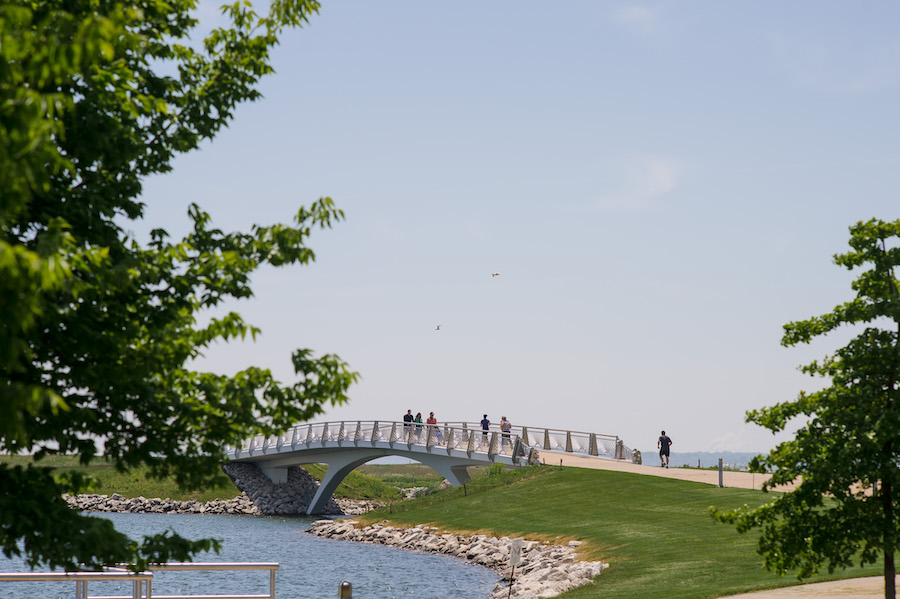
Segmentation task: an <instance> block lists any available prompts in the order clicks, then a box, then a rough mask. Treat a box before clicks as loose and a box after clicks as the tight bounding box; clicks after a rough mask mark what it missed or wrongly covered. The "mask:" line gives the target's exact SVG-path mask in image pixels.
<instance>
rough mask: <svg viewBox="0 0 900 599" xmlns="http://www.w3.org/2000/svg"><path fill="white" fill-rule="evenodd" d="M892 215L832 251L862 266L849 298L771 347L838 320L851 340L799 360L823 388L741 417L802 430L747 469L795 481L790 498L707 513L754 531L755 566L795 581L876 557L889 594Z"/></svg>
mask: <svg viewBox="0 0 900 599" xmlns="http://www.w3.org/2000/svg"><path fill="white" fill-rule="evenodd" d="M898 239H900V221H894V222H882V221H878V220H870V221H868V222H860V223H857V224H856V225H855V226H853V227H851V228H850V247H851V249H850V251H848V252H847V253H844V254H839V255H837V256H835V257H834V262H835V264H837V265H838V266H842V267H844V268H846V269H848V270H854V269H859V270H860V271H861V272H860V274H859V275H858V277H857V278H856V279H855V281H854V282H853V284H852V288H853V290H854V291H855V293H856V297H855V298H853V299H851V300H850V301H848V302H846V303H843V304H841V305H839V306H837V307H835V308H834V309H833V310H832V311H831V312H829V313H827V314H824V315H822V316H817V317H814V318H810V319H808V320H803V321H799V322H792V323H789V324H787V325H785V327H784V337H783V339H782V344H783V345H785V346H794V345H796V344H798V343H809V342H810V341H812V340H813V339H815V338H817V337H819V336H821V335H826V334H827V333H829V332H831V331H834V330H836V329H838V328H840V327H843V326H851V327H854V328H853V332H854V333H856V336H855V337H853V339H852V340H851V341H850V342H849V343H847V345H845V346H844V347H842V348H840V349H838V350H837V351H835V353H834V355H831V356H826V357H825V358H824V359H822V360H821V361H814V362H812V363H811V364H808V365H806V366H803V367H802V368H801V370H802V372H804V373H807V374H809V375H811V376H821V377H825V378H826V379H828V380H829V381H830V385H829V386H827V387H826V388H824V389H822V390H820V391H816V392H813V393H805V392H803V393H800V395H799V397H798V398H797V399H796V401H792V402H785V403H781V404H778V405H775V406H772V407H769V408H764V409H761V410H755V411H751V412H748V415H747V420H748V422H754V423H756V424H759V425H761V426H764V427H765V428H767V429H770V430H771V431H773V432H777V431H781V430H784V428H785V427H786V426H787V424H788V423H789V422H790V421H792V420H793V419H796V418H802V419H804V421H805V425H804V426H803V427H802V428H800V430H799V431H798V432H797V433H796V435H795V437H794V439H792V440H790V441H787V442H784V443H781V444H779V445H778V446H777V447H776V448H775V449H774V450H773V451H772V452H770V453H769V454H768V455H767V456H761V457H759V458H756V459H755V460H754V461H753V463H751V467H752V468H753V469H754V470H756V471H772V473H773V475H772V478H771V480H770V481H768V482H767V483H766V485H765V490H769V489H773V488H775V487H777V486H778V485H781V484H785V483H789V482H791V481H795V480H797V479H800V481H801V482H800V484H799V486H797V488H796V490H795V491H793V492H791V493H786V494H784V495H780V496H779V497H778V498H777V499H775V500H773V501H771V502H769V503H767V504H765V505H763V506H762V507H760V508H758V509H744V510H738V511H735V512H723V513H718V514H717V516H718V518H719V519H721V520H723V521H726V522H730V523H733V524H736V526H737V529H738V531H740V532H746V531H748V530H751V529H755V528H758V529H760V531H761V536H760V541H759V551H760V553H761V554H762V555H763V556H765V563H766V566H767V567H768V568H770V569H773V570H776V571H778V572H782V573H784V572H788V571H797V572H798V574H799V576H800V577H801V578H805V577H808V576H811V575H813V574H815V573H816V572H818V571H819V570H820V569H821V568H822V567H827V569H828V571H829V572H832V571H834V570H835V569H837V568H844V567H847V566H850V565H852V564H853V563H854V561H856V560H858V561H859V562H860V563H861V564H866V563H874V562H876V561H877V560H878V558H879V556H881V557H882V558H883V564H884V574H885V596H886V597H891V598H893V597H894V596H895V589H894V553H895V551H896V548H897V538H898V516H897V515H898V508H900V505H898V493H897V491H898V489H900V390H898V382H900V282H898V280H897V276H896V273H895V269H896V268H897V266H898V265H900V247H898Z"/></svg>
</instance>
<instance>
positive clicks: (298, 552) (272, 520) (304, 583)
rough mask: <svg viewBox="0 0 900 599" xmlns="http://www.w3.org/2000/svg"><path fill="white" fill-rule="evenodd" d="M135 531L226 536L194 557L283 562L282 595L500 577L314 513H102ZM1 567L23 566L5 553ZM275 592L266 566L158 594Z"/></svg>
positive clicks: (158, 588)
mask: <svg viewBox="0 0 900 599" xmlns="http://www.w3.org/2000/svg"><path fill="white" fill-rule="evenodd" d="M98 517H105V518H109V519H110V520H112V521H113V522H114V523H115V525H116V528H118V529H119V530H120V531H122V532H124V533H126V534H128V535H129V536H130V537H131V538H134V539H140V538H141V536H142V535H145V534H151V533H158V532H163V531H165V530H169V529H172V530H175V531H176V532H178V533H179V534H180V535H182V536H184V537H186V538H192V539H197V538H205V537H214V538H219V539H222V540H223V547H222V552H221V553H219V554H218V555H217V554H215V553H211V554H203V555H200V556H198V557H197V558H196V559H195V561H204V562H212V561H222V562H278V563H279V564H280V568H279V569H278V572H277V573H276V575H275V595H276V597H277V598H278V599H307V598H310V599H311V598H315V599H322V598H327V597H336V596H337V594H338V585H339V584H340V583H341V581H342V580H348V581H350V582H351V583H352V584H353V596H354V597H355V598H356V599H390V598H392V597H418V598H422V599H447V598H456V599H484V598H485V597H488V596H489V595H490V593H491V591H492V590H493V588H494V585H495V584H496V583H497V581H498V580H499V577H498V576H497V575H496V574H495V573H494V572H493V571H491V570H488V569H487V568H482V567H479V566H471V565H468V564H466V563H465V562H463V561H462V560H459V559H454V558H451V557H447V556H440V555H430V554H423V553H415V552H412V551H403V550H400V549H394V548H392V547H384V546H379V545H367V544H363V543H350V542H348V541H335V540H331V539H320V538H318V537H314V536H312V535H309V534H307V533H305V532H304V531H305V530H306V527H307V526H308V525H309V523H310V522H312V520H308V519H300V518H277V517H254V516H217V515H208V514H170V515H161V514H104V515H102V516H98ZM0 571H4V572H14V571H18V572H25V571H27V569H26V568H25V567H23V566H22V565H21V562H19V563H16V562H14V561H11V560H7V559H5V558H3V557H2V555H0ZM88 592H89V594H90V595H91V596H93V595H123V596H127V597H131V583H130V582H124V583H117V582H107V583H91V584H90V585H89V587H88ZM268 592H269V573H268V571H267V570H261V571H246V572H158V573H156V574H154V576H153V594H154V595H187V594H200V593H218V594H222V593H232V594H262V593H268ZM74 596H75V583H74V582H34V583H31V582H29V583H12V582H0V598H3V599H13V598H15V599H48V598H51V599H52V598H59V599H69V598H71V597H74Z"/></svg>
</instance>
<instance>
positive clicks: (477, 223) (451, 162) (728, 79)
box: [139, 0, 900, 451]
mask: <svg viewBox="0 0 900 599" xmlns="http://www.w3.org/2000/svg"><path fill="white" fill-rule="evenodd" d="M209 8H210V7H209V6H206V5H204V7H203V10H204V11H205V12H209ZM898 25H900V5H898V4H896V3H890V2H865V3H846V2H819V1H817V2H792V3H762V4H760V3H757V2H748V1H743V2H728V3H721V2H712V1H704V2H689V1H688V2H646V3H641V2H628V3H625V2H622V3H617V2H603V3H600V2H565V3H547V2H521V1H516V2H512V1H498V2H454V3H432V2H413V1H405V2H399V1H388V2H378V3H375V2H364V1H349V0H343V1H341V2H327V1H326V2H325V4H324V6H323V10H322V11H321V13H320V14H319V15H318V16H316V17H314V18H313V19H312V21H311V23H310V24H309V25H308V26H307V27H306V28H304V29H302V30H297V31H291V32H289V33H288V34H287V35H285V36H284V38H283V43H282V44H281V46H280V47H279V48H278V49H277V51H276V54H275V56H274V62H275V67H276V69H277V73H276V75H274V76H273V77H271V78H269V79H268V80H266V81H265V83H264V84H263V87H262V90H263V92H264V94H265V98H264V99H263V100H261V101H259V102H257V103H254V104H252V105H246V106H243V107H241V108H240V109H239V110H238V111H237V114H236V120H235V121H234V123H233V124H232V126H231V127H230V128H229V129H228V130H226V131H224V132H223V133H222V134H221V135H220V136H219V137H218V138H217V139H216V140H215V141H214V142H213V143H211V144H208V145H207V146H205V147H204V148H203V149H202V150H201V151H198V152H194V153H192V154H190V155H187V156H184V157H182V158H180V159H179V160H178V161H177V162H176V164H175V171H174V172H173V173H171V174H168V175H165V176H162V177H156V178H153V179H151V180H149V181H148V182H147V185H146V188H145V194H144V200H145V201H146V202H147V204H148V209H147V215H146V219H145V220H146V224H145V225H142V227H143V226H146V227H148V228H150V227H157V226H162V227H164V228H167V229H169V230H170V232H172V233H182V232H183V231H184V228H185V226H186V222H187V219H186V217H185V216H184V215H185V212H186V207H187V205H188V204H189V203H190V202H197V203H198V204H200V205H201V206H202V207H203V208H204V209H206V210H208V211H209V212H211V213H212V214H213V216H214V219H215V222H216V224H217V225H218V226H220V227H221V228H223V229H226V230H235V229H248V228H249V227H250V225H251V224H253V223H259V224H269V223H272V222H278V221H282V222H285V221H289V220H290V219H291V217H292V216H293V214H294V213H295V212H296V210H297V208H298V207H299V206H300V205H301V204H308V203H310V202H311V201H313V200H315V199H317V198H318V197H321V196H330V197H332V198H333V199H334V200H335V201H336V203H337V204H338V206H339V207H341V208H343V209H344V211H345V212H346V215H347V220H346V221H345V222H344V223H341V224H340V225H338V226H337V227H336V228H335V229H333V230H331V231H324V232H320V233H316V234H315V235H314V236H313V238H312V241H311V243H312V246H313V248H314V249H315V250H316V252H317V254H318V260H317V262H316V263H315V264H314V265H313V266H310V267H297V268H290V269H280V270H276V269H269V270H264V271H260V272H259V273H258V274H257V275H256V276H255V278H254V283H255V290H256V297H255V298H254V299H252V300H250V301H245V302H240V303H236V304H235V305H234V306H231V307H232V308H234V309H237V310H239V311H240V312H241V313H242V314H243V315H244V316H245V318H246V319H247V320H248V321H250V322H252V323H253V324H256V325H258V326H260V327H261V328H262V329H263V336H262V337H261V338H260V339H259V340H258V341H257V342H255V343H251V342H247V343H243V344H232V345H228V346H217V347H216V348H215V349H214V350H213V351H210V352H209V353H208V355H207V357H206V358H205V359H204V360H202V361H201V362H200V363H199V364H198V367H201V368H206V369H211V370H215V371H220V372H234V371H236V370H239V369H242V368H245V367H246V366H249V365H257V366H263V367H268V368H271V369H272V370H273V371H274V372H275V373H276V374H277V376H278V377H279V378H280V379H281V380H282V381H283V382H289V381H291V380H292V370H291V365H290V353H291V351H292V350H293V349H294V348H297V347H310V348H313V349H315V350H316V351H317V352H320V353H322V352H329V353H337V354H339V355H340V356H341V357H342V358H344V359H345V360H347V361H348V362H350V364H351V365H352V367H353V368H354V369H356V370H358V371H359V372H360V373H361V375H362V380H361V382H360V383H359V384H358V385H357V386H355V387H354V388H353V390H352V392H351V395H352V401H351V403H350V404H349V405H347V406H345V407H341V408H338V409H331V410H330V411H329V412H328V414H327V416H326V417H327V418H329V419H380V420H387V419H399V418H400V417H401V415H402V414H403V413H405V411H406V409H408V408H410V409H412V410H413V411H414V412H416V411H421V412H423V413H424V414H426V415H427V413H428V412H429V411H432V410H433V411H435V412H436V414H437V417H438V419H439V420H441V421H446V420H478V419H480V418H481V415H482V414H483V413H484V412H487V413H488V414H489V415H490V417H491V419H492V420H495V421H496V420H499V419H500V416H502V415H506V416H507V417H508V418H510V419H511V420H512V422H513V423H514V424H517V425H518V424H526V425H531V426H550V427H559V428H570V429H575V430H586V431H593V432H602V433H610V434H616V435H619V436H620V437H622V439H623V440H624V441H625V443H626V445H629V446H632V447H637V448H641V449H645V450H648V449H655V447H656V437H657V436H658V435H659V431H660V429H663V428H664V429H666V431H667V432H668V433H669V435H670V436H671V437H672V438H673V440H674V441H675V445H674V446H673V450H674V451H678V450H679V449H680V450H684V451H688V450H696V451H721V450H733V451H756V450H764V449H767V448H769V447H771V446H772V445H773V444H774V439H773V437H772V436H771V435H770V434H769V433H768V432H766V431H764V430H762V429H760V428H758V427H756V426H754V425H749V424H745V423H744V413H745V411H746V410H748V409H752V408H758V407H762V406H766V405H771V404H774V403H776V402H781V401H787V400H791V399H793V398H794V397H795V396H796V394H797V392H798V391H799V390H801V389H809V390H811V389H814V388H817V386H818V385H820V383H819V382H818V381H816V380H815V379H809V378H807V377H804V376H802V375H801V374H800V373H798V372H797V371H796V367H797V366H798V365H799V364H801V363H805V362H807V361H809V360H811V359H813V358H817V357H821V356H822V355H824V354H825V353H827V352H829V351H831V350H833V349H834V347H836V346H837V344H839V343H841V341H842V339H845V338H846V337H841V336H840V335H838V336H833V337H829V338H826V339H825V340H823V341H822V342H817V343H816V344H815V345H813V346H811V347H802V348H795V349H786V348H782V347H781V346H780V345H779V341H780V338H781V331H782V329H781V327H782V325H783V324H784V323H786V322H788V321H791V320H799V319H804V318H807V317H810V316H813V315H816V314H820V313H823V312H826V311H828V310H830V309H831V308H832V307H833V306H835V305H836V304H838V303H840V302H842V301H845V300H846V299H849V297H850V293H851V292H850V289H849V281H850V280H851V276H850V274H848V273H847V272H846V271H843V270H841V269H839V268H838V267H836V266H834V265H833V264H831V256H832V255H833V254H835V253H838V252H842V251H844V250H845V248H846V247H847V239H848V227H849V226H850V225H851V224H853V223H855V222H856V221H858V220H866V219H869V218H872V217H877V218H881V219H884V220H893V219H897V218H900V213H898V209H897V208H898V206H900V194H898V191H900V147H898V140H900V135H898V134H900V130H898V129H900V119H898V117H897V110H898V106H900V27H898ZM139 232H140V231H139ZM492 272H500V273H502V274H501V275H500V276H499V277H496V278H492V277H491V273H492ZM439 324H440V325H442V326H441V330H440V331H435V326H436V325H439Z"/></svg>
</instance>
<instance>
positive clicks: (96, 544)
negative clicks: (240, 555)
mask: <svg viewBox="0 0 900 599" xmlns="http://www.w3.org/2000/svg"><path fill="white" fill-rule="evenodd" d="M195 4H196V3H195V1H194V0H140V1H137V2H127V3H126V2H116V1H110V2H107V1H100V0H7V1H5V2H3V3H0V394H2V400H0V451H2V452H11V453H18V452H30V453H33V454H34V456H35V458H36V463H35V465H34V466H33V467H26V468H22V467H16V468H7V467H0V547H2V549H3V552H4V553H5V554H6V555H7V556H10V555H22V556H23V557H24V558H25V559H26V561H27V563H29V564H31V565H38V564H47V565H49V566H52V567H54V568H57V567H61V568H66V569H69V570H72V569H80V568H83V567H97V566H100V565H102V564H111V563H129V564H133V565H134V567H135V568H141V567H143V566H144V565H145V564H146V563H147V562H148V561H149V562H162V561H167V560H170V559H179V560H181V559H189V558H190V556H191V555H192V554H194V553H196V552H198V551H201V550H204V549H207V548H210V547H213V548H214V547H215V546H216V543H215V542H213V541H211V540H201V541H187V540H185V539H181V538H178V537H177V536H175V535H170V534H163V535H157V536H154V537H151V538H145V539H144V540H143V541H142V542H137V541H133V540H130V539H127V538H126V537H125V536H124V535H121V534H119V533H117V532H116V531H114V530H113V529H112V526H111V525H110V524H109V522H107V521H105V520H102V519H97V518H87V517H84V516H82V515H79V514H78V513H76V512H73V511H71V510H69V509H68V507H67V506H66V503H65V502H64V500H63V497H62V495H63V494H65V493H72V494H74V493H78V492H81V491H84V490H86V489H88V488H89V487H90V484H91V481H89V480H87V479H85V478H84V477H81V476H74V475H69V476H61V475H54V474H53V473H52V472H51V471H49V470H48V469H45V468H42V467H41V466H40V459H41V458H42V457H44V456H47V455H49V454H54V453H58V452H64V453H75V454H78V455H79V456H80V457H81V460H82V461H83V462H85V463H87V462H90V461H91V460H93V459H95V458H96V457H98V451H99V450H98V442H99V446H100V447H102V448H103V449H102V451H103V452H104V454H105V457H106V458H107V459H109V460H111V461H112V462H113V463H114V464H115V466H116V467H117V468H119V469H121V470H127V469H129V468H131V467H134V466H137V465H139V464H145V465H147V466H148V467H149V469H150V472H151V473H152V474H153V475H154V476H159V477H162V476H168V475H174V477H175V478H176V480H177V481H178V482H179V483H181V484H183V485H185V486H188V487H199V486H202V485H204V484H207V483H209V482H211V481H212V480H213V479H214V476H215V474H216V472H217V470H218V464H219V461H220V459H221V448H222V446H223V445H224V444H236V443H238V442H240V440H241V439H242V438H246V437H247V436H250V435H256V434H264V435H270V434H273V433H275V432H277V431H281V430H284V429H285V428H287V427H289V426H290V425H293V424H294V423H296V422H297V421H301V420H306V419H309V418H310V417H312V416H314V415H316V414H318V413H321V412H322V410H323V405H325V404H328V403H340V402H343V401H345V400H346V392H347V389H348V388H349V386H350V385H351V384H352V383H353V382H354V381H355V380H356V378H357V375H356V373H354V372H352V371H350V370H349V369H348V368H347V366H346V364H344V363H343V362H342V361H341V360H340V359H339V358H337V357H336V356H333V355H324V356H321V357H315V356H314V355H313V353H312V352H311V351H310V350H307V349H299V350H297V351H296V352H295V353H294V355H293V364H294V369H295V371H296V373H297V381H296V382H294V383H292V384H282V383H280V382H278V381H276V380H275V379H274V377H273V375H272V373H271V372H269V371H268V370H265V369H261V368H254V367H250V368H247V369H245V370H243V371H242V372H238V373H237V374H235V375H233V376H223V375H219V374H214V373H210V372H200V371H196V370H192V369H191V366H190V364H191V360H192V359H194V358H197V357H198V356H200V355H202V353H203V352H204V350H205V349H206V348H208V347H209V346H210V345H211V344H213V343H215V342H217V341H227V340H230V339H234V338H243V337H245V336H246V335H248V334H249V335H251V336H255V335H256V334H257V333H258V332H259V331H258V330H257V329H256V328H255V327H253V326H251V325H249V324H247V323H245V322H244V321H243V320H242V319H241V317H240V316H239V315H238V314H236V313H233V312H232V313H227V314H224V315H222V314H221V313H220V312H219V311H216V312H215V314H218V315H217V316H215V317H212V318H210V319H205V318H198V317H199V316H202V315H203V314H204V312H205V311H210V310H212V309H214V308H218V309H219V310H221V308H222V307H223V306H222V304H223V302H225V301H228V300H231V299H240V298H248V297H251V296H252V289H251V286H250V275H251V273H252V272H253V271H254V270H255V269H256V268H257V267H259V266H261V265H265V264H268V265H273V266H286V265H291V264H305V263H308V262H310V261H312V260H313V259H314V258H315V256H314V253H313V251H312V250H311V249H310V248H309V247H308V246H307V240H308V237H309V235H310V234H311V232H312V230H313V229H315V228H325V227H330V226H331V225H332V224H333V223H335V222H337V221H340V220H341V219H342V218H343V213H342V212H341V211H340V210H338V209H337V208H335V206H334V204H333V203H332V201H331V200H330V199H328V198H323V199H320V200H319V201H317V202H315V203H314V204H312V205H311V206H309V207H304V208H300V209H299V211H298V212H297V214H296V216H295V223H294V224H293V225H291V226H289V225H283V224H276V225H271V226H253V227H252V228H251V229H250V231H249V232H246V233H241V232H238V233H224V232H222V231H220V230H218V229H216V228H214V227H213V226H212V222H211V218H210V216H209V215H208V214H207V213H205V212H204V211H202V210H201V209H200V208H199V207H198V206H196V205H193V206H192V207H191V209H190V211H189V215H190V219H191V221H192V223H193V226H192V231H191V232H190V233H189V234H188V235H187V236H186V237H185V238H184V239H181V240H171V239H170V237H169V235H168V234H167V232H166V231H165V230H163V229H156V230H154V231H153V232H152V234H151V236H150V237H151V238H150V241H149V242H147V243H143V244H142V243H139V242H138V241H137V240H136V239H134V238H133V237H132V236H131V235H129V234H128V233H127V231H126V229H125V228H124V227H125V226H126V225H127V224H128V223H130V222H131V221H133V220H135V219H139V218H141V217H142V215H143V211H144V205H143V204H142V202H141V200H140V194H141V185H142V181H143V180H144V178H145V177H147V176H148V175H151V174H156V173H165V172H168V171H169V170H171V163H172V160H173V158H174V157H175V156H177V155H178V154H181V153H184V152H188V151H190V150H193V149H195V148H197V147H198V145H199V144H200V143H201V142H203V141H204V140H208V139H211V138H212V137H213V136H214V135H215V134H216V133H217V132H218V131H220V130H221V128H222V127H224V126H226V124H227V123H228V122H229V120H230V119H231V118H232V116H233V114H234V110H235V107H236V106H237V105H238V104H240V103H242V102H246V101H252V100H256V99H258V98H259V92H258V90H257V89H256V85H257V83H258V82H259V80H260V78H261V77H263V76H264V75H267V74H269V73H271V72H272V68H271V66H270V57H269V53H270V51H271V49H272V47H273V46H274V45H275V44H277V42H278V36H279V34H281V33H282V31H283V30H284V29H285V28H289V27H299V26H301V25H302V24H304V23H305V22H306V21H307V19H308V17H309V16H310V15H311V14H312V13H314V12H315V11H316V10H318V4H317V3H316V2H314V1H312V0H273V1H272V2H271V3H270V5H269V10H268V12H267V13H266V14H264V15H260V14H257V13H256V12H254V10H253V8H252V7H251V5H250V4H249V3H247V2H237V3H235V4H233V5H229V6H224V7H223V8H222V13H223V15H224V17H225V18H226V20H227V22H228V24H227V25H226V26H223V27H219V28H216V29H214V30H212V31H211V32H210V33H209V35H208V36H207V37H206V38H205V39H204V40H203V41H202V42H201V43H198V44H196V45H194V46H192V45H191V44H190V42H189V36H190V34H191V32H192V31H195V30H196V29H197V27H198V22H197V20H196V19H195V18H194V17H193V16H192V14H193V11H194V10H195V9H196V6H195Z"/></svg>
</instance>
